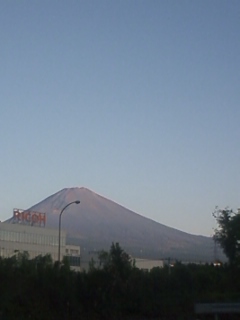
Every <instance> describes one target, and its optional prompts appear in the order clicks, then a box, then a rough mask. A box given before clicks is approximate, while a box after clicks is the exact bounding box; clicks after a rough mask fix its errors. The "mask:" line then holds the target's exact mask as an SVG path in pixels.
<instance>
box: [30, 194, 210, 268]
mask: <svg viewBox="0 0 240 320" xmlns="http://www.w3.org/2000/svg"><path fill="white" fill-rule="evenodd" d="M76 200H80V201H81V203H80V204H78V205H77V204H72V205H71V206H69V207H68V208H67V209H66V210H65V211H64V213H63V215H62V229H64V230H66V231H67V237H68V242H71V243H74V244H79V245H80V246H81V252H82V254H85V255H86V252H96V251H98V250H101V249H105V250H108V249H109V248H110V245H111V243H112V242H119V244H120V245H121V246H122V247H123V248H124V249H125V250H126V251H127V252H128V253H129V254H132V255H133V256H135V257H141V258H158V259H163V258H167V257H171V258H173V259H178V260H182V261H186V260H188V261H203V262H204V261H213V260H214V243H213V240H212V239H211V238H208V237H204V236H196V235H192V234H188V233H186V232H182V231H179V230H176V229H174V228H170V227H167V226H165V225H163V224H161V223H158V222H155V221H153V220H151V219H148V218H146V217H143V216H141V215H139V214H137V213H135V212H133V211H131V210H128V209H126V208H124V207H123V206H121V205H119V204H117V203H115V202H113V201H111V200H108V199H106V198H104V197H102V196H100V195H98V194H96V193H94V192H92V191H91V190H89V189H86V188H66V189H63V190H61V191H59V192H57V193H55V194H53V195H51V196H50V197H48V198H46V199H45V200H43V201H41V202H39V203H38V204H36V205H34V206H32V207H31V208H30V209H31V210H35V211H38V212H44V213H46V217H47V223H46V226H47V227H50V228H58V222H59V214H60V212H61V210H62V208H64V206H66V205H67V204H68V203H70V202H72V201H76Z"/></svg>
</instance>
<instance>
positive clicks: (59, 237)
mask: <svg viewBox="0 0 240 320" xmlns="http://www.w3.org/2000/svg"><path fill="white" fill-rule="evenodd" d="M73 203H75V204H79V203H80V200H76V201H72V202H70V203H68V204H67V205H66V206H65V207H64V208H63V209H62V211H61V212H60V215H59V227H58V263H59V264H60V249H61V218H62V214H63V211H64V210H65V209H66V208H67V207H68V206H70V205H71V204H73Z"/></svg>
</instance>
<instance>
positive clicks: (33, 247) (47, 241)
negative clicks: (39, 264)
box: [0, 222, 66, 261]
mask: <svg viewBox="0 0 240 320" xmlns="http://www.w3.org/2000/svg"><path fill="white" fill-rule="evenodd" d="M58 237H59V235H58V230H55V229H48V228H43V227H41V228H40V227H35V226H29V225H23V224H11V223H1V222H0V256H1V257H5V258H8V257H11V256H14V255H15V254H16V253H17V252H19V251H20V252H23V251H27V252H28V253H29V256H30V259H32V258H34V257H36V256H38V255H46V254H50V255H51V256H52V259H53V260H54V261H56V260H57V259H58V240H59V238H58ZM65 251H66V232H64V231H62V232H61V257H60V258H61V260H62V258H63V256H64V255H65Z"/></svg>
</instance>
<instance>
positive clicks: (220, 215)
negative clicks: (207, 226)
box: [213, 208, 240, 264]
mask: <svg viewBox="0 0 240 320" xmlns="http://www.w3.org/2000/svg"><path fill="white" fill-rule="evenodd" d="M213 216H214V217H215V218H216V221H217V224H218V226H217V228H216V229H215V233H214V236H213V238H214V240H215V241H216V242H217V243H219V244H220V246H221V247H222V249H223V251H224V253H225V254H226V256H227V257H228V259H229V263H230V264H238V263H239V262H240V259H239V258H240V213H234V212H233V210H232V209H229V208H225V209H223V210H221V209H218V208H216V210H215V211H214V212H213Z"/></svg>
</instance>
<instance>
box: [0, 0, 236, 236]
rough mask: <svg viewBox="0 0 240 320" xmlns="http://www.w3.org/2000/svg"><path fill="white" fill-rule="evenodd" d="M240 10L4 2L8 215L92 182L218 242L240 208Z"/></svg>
mask: <svg viewBox="0 0 240 320" xmlns="http://www.w3.org/2000/svg"><path fill="white" fill-rule="evenodd" d="M239 34H240V2H239V1H238V0H236V1H234V0H232V1H229V0H226V1H222V0H212V1H205V0H201V1H200V0H199V1H192V0H182V1H178V0H169V1H154V0H151V1H147V0H145V1H142V0H138V1H135V0H131V1H130V0H129V1H127V0H122V1H113V0H111V1H105V0H101V1H98V0H95V1H91V0H86V1H80V0H79V1H73V0H70V1H61V0H57V1H55V0H51V1H48V0H41V1H30V0H29V1H24V0H22V1H17V0H16V1H11V0H10V1H1V2H0V40H1V41H0V43H1V51H0V57H1V59H0V72H1V77H0V136H1V140H0V141H1V144H0V147H1V157H0V172H1V179H0V194H1V202H0V219H1V220H4V219H6V218H8V217H9V216H10V215H11V214H12V209H13V208H14V207H19V208H23V209H24V208H28V207H30V206H32V205H34V204H36V203H37V202H39V201H41V200H43V199H44V198H46V197H48V196H49V195H51V194H53V193H55V192H57V191H59V190H61V189H63V188H65V187H75V186H84V187H87V188H89V189H91V190H93V191H95V192H97V193H99V194H101V195H103V196H105V197H107V198H109V199H111V200H114V201H116V202H117V203H119V204H121V205H123V206H125V207H127V208H129V209H131V210H133V211H135V212H138V213H139V214H142V215H144V216H146V217H149V218H151V219H154V220H155V221H158V222H160V223H163V224H165V225H168V226H171V227H174V228H177V229H179V230H183V231H186V232H189V233H194V234H203V235H212V234H213V227H214V226H215V222H214V219H213V218H212V215H211V213H212V211H213V210H214V207H215V205H219V206H220V207H225V206H227V205H228V206H230V207H232V208H233V209H237V208H238V206H240V198H239V193H240V192H239V191H240V169H239V164H240V148H239V145H240V143H239V141H240V121H239V119H240V106H239V101H240V40H239V39H240V38H239Z"/></svg>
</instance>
